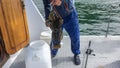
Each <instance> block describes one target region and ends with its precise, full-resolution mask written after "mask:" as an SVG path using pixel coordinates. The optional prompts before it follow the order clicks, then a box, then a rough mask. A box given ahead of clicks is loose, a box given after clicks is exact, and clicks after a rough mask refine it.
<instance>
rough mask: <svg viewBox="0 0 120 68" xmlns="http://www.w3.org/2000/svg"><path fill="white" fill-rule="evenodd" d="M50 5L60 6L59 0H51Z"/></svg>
mask: <svg viewBox="0 0 120 68" xmlns="http://www.w3.org/2000/svg"><path fill="white" fill-rule="evenodd" d="M50 4H51V5H53V6H54V5H56V6H60V5H61V4H62V1H61V0H52V2H51V3H50Z"/></svg>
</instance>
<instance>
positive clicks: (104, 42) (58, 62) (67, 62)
mask: <svg viewBox="0 0 120 68" xmlns="http://www.w3.org/2000/svg"><path fill="white" fill-rule="evenodd" d="M90 40H91V41H92V43H91V49H93V50H94V52H93V54H95V55H96V56H93V55H89V58H88V65H87V67H86V68H120V37H118V36H110V37H108V38H105V37H101V36H97V37H96V36H82V37H81V43H80V44H81V54H80V59H81V65H78V66H76V65H74V63H73V54H72V52H71V48H70V40H69V38H68V37H64V39H63V40H62V42H63V45H62V48H61V49H60V50H59V52H58V54H57V56H56V57H55V58H53V59H52V66H53V68H85V67H84V65H85V60H86V54H85V52H86V50H87V48H88V43H89V41H90ZM25 55H26V48H24V49H23V51H22V52H21V53H20V54H19V56H18V57H17V58H16V60H15V61H14V63H13V64H12V65H11V66H10V68H25V61H24V59H25Z"/></svg>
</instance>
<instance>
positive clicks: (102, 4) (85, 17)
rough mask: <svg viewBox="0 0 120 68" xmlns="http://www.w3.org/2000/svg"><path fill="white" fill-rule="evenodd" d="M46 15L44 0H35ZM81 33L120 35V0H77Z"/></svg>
mask: <svg viewBox="0 0 120 68" xmlns="http://www.w3.org/2000/svg"><path fill="white" fill-rule="evenodd" d="M34 2H35V3H36V5H37V6H38V8H39V10H40V12H41V13H42V14H43V16H44V8H43V4H42V0H34ZM75 5H76V8H77V11H78V16H79V24H80V33H81V35H105V34H106V31H107V26H108V23H110V27H109V35H120V0H76V3H75Z"/></svg>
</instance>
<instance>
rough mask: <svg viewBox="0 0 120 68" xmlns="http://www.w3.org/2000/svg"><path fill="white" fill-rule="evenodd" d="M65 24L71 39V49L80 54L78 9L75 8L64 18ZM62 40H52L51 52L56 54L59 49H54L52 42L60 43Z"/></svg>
mask: <svg viewBox="0 0 120 68" xmlns="http://www.w3.org/2000/svg"><path fill="white" fill-rule="evenodd" d="M63 21H64V22H63V25H62V28H64V29H65V30H66V31H67V33H68V35H69V37H70V40H71V50H72V52H73V54H75V55H78V54H80V38H79V37H80V31H79V22H78V15H77V12H76V10H75V9H74V10H73V11H72V12H71V13H70V14H69V15H68V16H66V17H64V18H63ZM60 42H61V41H57V40H51V44H50V46H51V53H52V54H53V55H56V53H57V52H58V49H52V44H57V43H60Z"/></svg>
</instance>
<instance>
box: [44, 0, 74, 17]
mask: <svg viewBox="0 0 120 68" xmlns="http://www.w3.org/2000/svg"><path fill="white" fill-rule="evenodd" d="M73 1H74V0H62V4H61V5H60V6H55V8H56V9H57V11H58V13H59V14H60V16H61V17H62V18H64V17H66V16H68V15H69V14H70V13H71V12H72V11H73V10H74V8H75V6H74V2H73ZM65 3H66V5H67V7H68V10H67V8H66V6H65ZM43 4H44V8H45V18H46V19H47V18H48V16H49V13H50V11H49V9H48V8H49V7H50V6H49V4H50V0H43Z"/></svg>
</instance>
